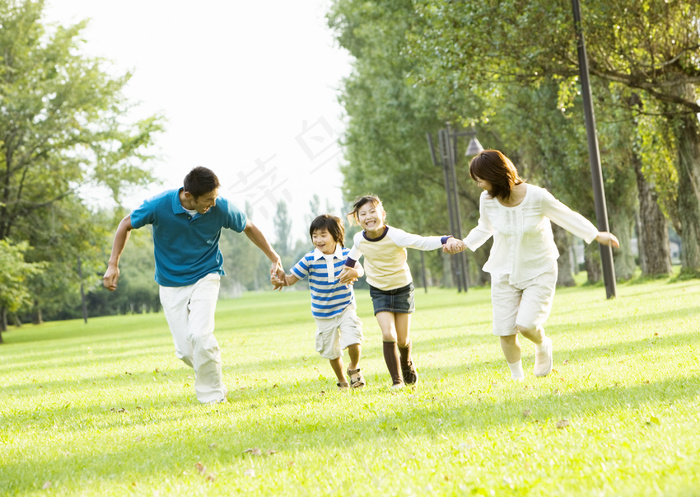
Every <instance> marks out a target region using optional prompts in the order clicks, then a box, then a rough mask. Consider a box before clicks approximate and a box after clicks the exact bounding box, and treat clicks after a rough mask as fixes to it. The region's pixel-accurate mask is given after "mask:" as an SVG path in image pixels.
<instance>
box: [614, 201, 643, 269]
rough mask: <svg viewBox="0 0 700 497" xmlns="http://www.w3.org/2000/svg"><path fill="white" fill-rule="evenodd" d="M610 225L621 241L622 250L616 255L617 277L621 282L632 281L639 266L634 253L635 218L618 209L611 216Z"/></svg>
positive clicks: (630, 213) (629, 213) (631, 214)
mask: <svg viewBox="0 0 700 497" xmlns="http://www.w3.org/2000/svg"><path fill="white" fill-rule="evenodd" d="M610 224H611V226H612V227H613V232H614V233H615V235H617V237H618V238H619V240H620V249H619V250H617V251H616V253H615V259H614V263H615V277H616V278H617V279H619V280H623V281H624V280H630V279H632V278H633V277H634V271H635V269H636V268H637V264H636V263H635V261H634V254H633V253H632V234H633V232H634V225H635V218H634V214H633V213H632V212H629V211H623V210H620V209H617V210H615V211H613V212H611V214H610Z"/></svg>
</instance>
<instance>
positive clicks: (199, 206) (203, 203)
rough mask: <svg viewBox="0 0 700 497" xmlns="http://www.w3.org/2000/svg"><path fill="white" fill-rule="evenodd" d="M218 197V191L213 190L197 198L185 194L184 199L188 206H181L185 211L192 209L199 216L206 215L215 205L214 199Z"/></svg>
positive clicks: (187, 193) (216, 189)
mask: <svg viewBox="0 0 700 497" xmlns="http://www.w3.org/2000/svg"><path fill="white" fill-rule="evenodd" d="M218 196H219V189H218V188H214V189H213V190H212V191H210V192H207V193H205V194H204V195H200V196H199V197H197V198H195V197H193V196H192V195H191V194H190V193H189V192H185V197H186V198H187V200H188V201H189V202H188V204H189V205H183V206H184V207H185V208H187V209H190V210H192V209H194V210H196V211H197V212H199V213H200V214H206V213H207V212H208V211H209V209H211V208H212V207H214V206H215V205H216V197H218Z"/></svg>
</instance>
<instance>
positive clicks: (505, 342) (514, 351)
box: [501, 334, 520, 364]
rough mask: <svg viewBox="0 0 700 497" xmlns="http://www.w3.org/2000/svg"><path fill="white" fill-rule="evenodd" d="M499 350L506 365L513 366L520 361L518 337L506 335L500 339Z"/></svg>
mask: <svg viewBox="0 0 700 497" xmlns="http://www.w3.org/2000/svg"><path fill="white" fill-rule="evenodd" d="M501 350H503V355H504V356H505V358H506V361H508V364H515V363H516V362H518V361H519V360H520V342H519V341H518V335H517V334H516V335H508V336H502V337H501Z"/></svg>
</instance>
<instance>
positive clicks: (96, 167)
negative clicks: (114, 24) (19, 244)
mask: <svg viewBox="0 0 700 497" xmlns="http://www.w3.org/2000/svg"><path fill="white" fill-rule="evenodd" d="M43 7H44V2H43V1H41V0H25V1H20V0H0V25H1V26H2V29H0V240H5V239H8V237H12V239H13V240H17V241H19V240H22V239H26V240H28V241H30V244H31V246H32V248H31V249H28V252H27V257H28V258H29V259H30V260H31V261H33V262H37V263H38V262H40V261H47V262H48V265H47V266H46V273H45V275H44V276H42V275H39V274H35V275H34V276H33V277H32V278H31V280H30V281H29V284H31V287H30V289H31V291H32V292H33V293H34V295H33V297H35V300H36V301H37V302H43V303H42V304H41V305H46V304H48V303H49V301H51V300H54V301H55V304H56V305H57V306H58V305H60V304H61V302H59V301H58V300H57V299H55V297H57V296H58V295H57V293H56V292H57V289H59V288H60V291H58V294H60V295H62V296H66V295H68V294H69V293H70V292H72V290H70V292H67V291H66V290H67V289H73V288H76V285H79V284H80V283H81V282H80V281H79V280H80V278H79V277H78V276H77V260H78V257H80V258H81V262H82V264H83V268H84V270H85V273H86V274H92V273H93V270H94V269H95V267H93V266H94V264H93V262H94V261H95V260H96V257H97V254H98V252H99V250H98V249H97V248H96V245H95V244H96V240H97V239H98V238H99V236H100V235H99V230H97V228H96V227H95V226H93V225H92V224H91V220H90V219H89V217H90V214H89V212H88V210H87V208H86V207H85V206H84V204H83V201H82V200H81V199H80V198H78V196H77V194H76V192H77V191H78V189H79V188H81V187H82V188H87V187H97V186H102V187H107V189H108V190H109V191H110V194H111V195H112V197H113V198H114V199H115V200H119V199H120V197H121V194H122V192H123V190H124V188H125V187H126V186H128V185H134V184H142V185H143V184H147V183H148V182H150V181H151V180H152V178H151V174H150V172H149V171H148V170H147V169H145V168H144V164H145V162H146V161H147V160H149V159H150V158H151V155H150V154H149V148H150V146H151V145H152V142H153V138H154V136H155V135H156V134H157V133H158V132H159V131H160V130H161V120H160V118H159V117H157V116H151V117H148V118H146V119H143V120H140V121H137V122H129V121H128V120H127V119H126V118H125V116H126V114H127V112H128V110H129V109H130V107H131V106H130V104H129V103H128V102H127V101H126V100H125V98H124V96H123V94H122V90H123V88H124V86H125V85H126V83H127V82H128V81H129V79H130V77H131V75H130V74H128V73H127V74H125V75H123V76H120V77H112V76H111V75H110V74H109V73H110V71H109V70H107V69H106V67H105V66H106V62H105V61H103V60H100V59H97V58H91V57H86V56H84V55H82V54H81V43H82V42H81V40H80V33H81V31H82V30H83V29H84V28H85V26H86V23H85V22H81V23H78V24H75V25H72V26H65V27H64V26H48V25H44V24H42V19H41V16H42V12H43ZM57 216H58V217H60V218H64V221H62V222H61V224H60V225H59V226H55V227H54V228H55V229H54V228H50V227H49V228H48V229H47V226H50V225H47V221H50V220H51V219H56V217H57ZM64 216H65V217H64ZM69 216H70V217H69ZM42 231H45V232H42ZM88 283H89V282H88ZM64 284H65V285H64ZM75 294H76V295H77V292H75Z"/></svg>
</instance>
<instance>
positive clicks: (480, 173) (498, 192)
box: [469, 150, 523, 200]
mask: <svg viewBox="0 0 700 497" xmlns="http://www.w3.org/2000/svg"><path fill="white" fill-rule="evenodd" d="M469 174H470V175H471V177H472V179H473V180H474V181H476V179H477V178H480V179H483V180H485V181H488V182H489V183H491V190H489V191H487V193H488V194H489V197H491V198H501V199H504V200H505V199H507V198H508V197H509V196H510V192H511V191H512V190H513V187H514V186H515V185H519V184H520V183H522V182H523V180H522V178H520V176H519V175H518V170H517V169H516V168H515V166H514V165H513V163H512V162H511V161H510V159H509V158H508V157H506V156H505V155H503V154H502V153H501V152H499V151H498V150H484V151H482V152H479V153H478V154H477V155H476V156H475V157H474V158H473V159H472V160H471V162H470V163H469Z"/></svg>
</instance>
